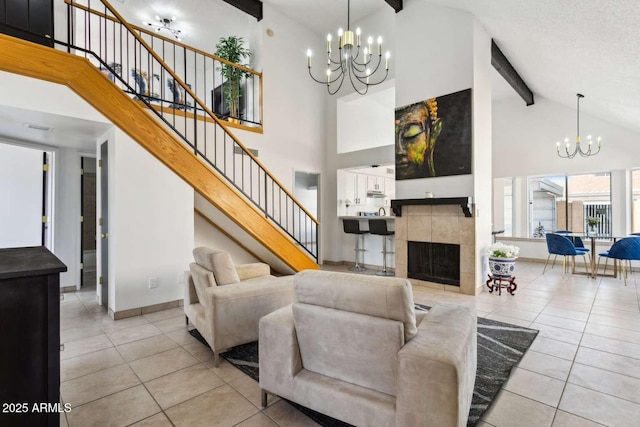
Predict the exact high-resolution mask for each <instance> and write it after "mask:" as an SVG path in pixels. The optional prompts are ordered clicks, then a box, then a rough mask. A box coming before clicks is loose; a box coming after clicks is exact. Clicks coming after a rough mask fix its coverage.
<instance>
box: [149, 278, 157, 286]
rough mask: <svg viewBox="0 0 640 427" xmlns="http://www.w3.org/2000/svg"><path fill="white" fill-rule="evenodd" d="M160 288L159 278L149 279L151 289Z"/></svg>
mask: <svg viewBox="0 0 640 427" xmlns="http://www.w3.org/2000/svg"><path fill="white" fill-rule="evenodd" d="M157 287H158V278H157V277H151V278H150V279H149V289H155V288H157Z"/></svg>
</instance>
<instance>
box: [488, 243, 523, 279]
mask: <svg viewBox="0 0 640 427" xmlns="http://www.w3.org/2000/svg"><path fill="white" fill-rule="evenodd" d="M519 252H520V248H518V247H517V246H513V245H505V244H504V243H500V242H498V243H494V244H493V245H491V246H489V250H488V251H487V253H488V255H489V270H490V271H491V275H492V276H494V277H503V278H508V277H513V273H514V272H515V269H516V258H518V253H519Z"/></svg>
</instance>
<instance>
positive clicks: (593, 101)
mask: <svg viewBox="0 0 640 427" xmlns="http://www.w3.org/2000/svg"><path fill="white" fill-rule="evenodd" d="M414 1H415V0H414ZM429 2H431V3H437V4H440V5H443V6H447V7H454V8H459V9H462V10H465V11H468V12H471V13H472V14H473V15H474V16H475V17H476V18H477V19H478V20H479V21H480V22H481V23H482V24H483V25H484V27H485V28H486V29H487V31H488V32H489V34H490V35H491V36H492V37H493V38H494V40H495V41H496V43H498V45H499V46H500V49H501V50H502V51H503V52H504V54H505V55H506V56H507V57H508V58H509V60H510V61H511V63H512V64H513V66H514V67H515V68H516V70H518V73H519V74H520V75H521V76H522V78H523V79H524V80H525V81H526V82H527V84H528V85H529V87H530V88H531V90H532V91H533V92H534V94H535V95H536V96H542V97H545V98H548V99H551V100H553V101H555V102H558V103H561V104H564V105H566V106H568V107H571V108H575V102H576V101H575V99H576V98H575V94H576V93H582V94H584V95H585V99H583V100H582V101H581V102H580V109H581V110H582V111H585V112H588V113H590V114H593V115H596V116H599V117H601V118H603V119H605V120H608V121H611V122H614V123H616V124H618V125H621V126H624V127H627V128H629V129H633V130H636V131H640V60H639V59H638V46H640V31H638V28H639V27H640V1H638V0H535V1H531V0H429ZM401 13H402V12H401Z"/></svg>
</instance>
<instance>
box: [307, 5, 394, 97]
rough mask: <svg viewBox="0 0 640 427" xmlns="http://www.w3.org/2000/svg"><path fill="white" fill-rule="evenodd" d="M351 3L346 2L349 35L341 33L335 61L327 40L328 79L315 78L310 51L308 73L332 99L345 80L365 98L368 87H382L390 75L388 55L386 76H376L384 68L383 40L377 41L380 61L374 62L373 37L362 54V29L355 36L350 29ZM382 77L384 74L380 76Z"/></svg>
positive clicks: (329, 36)
mask: <svg viewBox="0 0 640 427" xmlns="http://www.w3.org/2000/svg"><path fill="white" fill-rule="evenodd" d="M350 3H351V2H350V0H347V31H343V30H342V28H340V29H339V30H338V55H337V57H332V49H331V40H332V37H331V34H329V35H328V36H327V70H326V79H325V80H320V79H317V78H315V77H314V76H313V74H312V73H311V49H309V50H307V68H308V69H309V75H310V76H311V78H312V79H313V80H315V81H316V82H318V83H320V84H326V85H327V92H329V94H330V95H334V94H336V93H337V92H338V91H339V90H340V88H341V87H342V84H343V83H344V80H345V78H348V80H349V81H350V82H351V86H352V87H353V89H355V91H356V92H358V93H359V94H360V95H365V94H366V93H367V92H368V91H369V86H375V85H378V84H380V83H382V82H383V81H384V80H385V79H386V78H387V76H388V75H389V57H390V54H389V52H388V51H387V52H386V54H385V67H384V69H385V74H384V76H382V78H380V77H379V76H378V75H376V72H377V71H378V69H379V68H380V65H381V64H382V37H378V40H377V42H378V43H377V44H378V61H377V63H375V65H374V64H373V62H375V61H374V60H373V51H372V48H371V45H372V44H373V37H371V36H369V38H368V39H367V46H366V47H364V48H363V49H362V52H361V51H360V48H361V47H362V46H361V40H360V34H361V31H360V28H356V32H355V34H354V32H353V31H351V29H350V23H351V22H350V18H351V14H350V8H351V4H350ZM379 74H381V73H379Z"/></svg>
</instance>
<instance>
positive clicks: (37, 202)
mask: <svg viewBox="0 0 640 427" xmlns="http://www.w3.org/2000/svg"><path fill="white" fill-rule="evenodd" d="M51 157H52V153H50V152H46V151H43V150H40V149H37V148H30V147H24V146H20V145H13V144H5V143H0V200H4V201H6V203H3V204H2V206H0V247H2V248H10V247H23V246H45V247H47V248H48V249H49V250H51V251H53V245H52V231H53V230H52V222H51V219H52V218H51V212H52V209H51V203H52V197H51V179H50V176H51Z"/></svg>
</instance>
